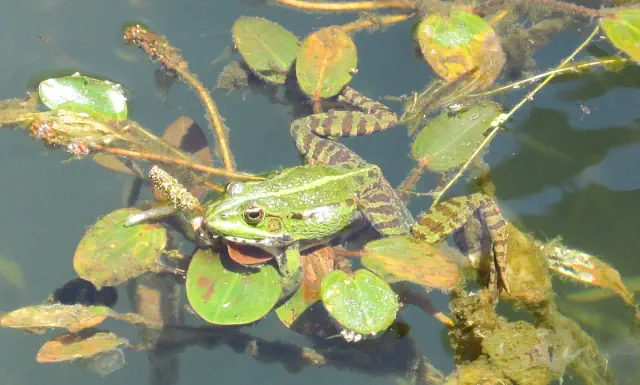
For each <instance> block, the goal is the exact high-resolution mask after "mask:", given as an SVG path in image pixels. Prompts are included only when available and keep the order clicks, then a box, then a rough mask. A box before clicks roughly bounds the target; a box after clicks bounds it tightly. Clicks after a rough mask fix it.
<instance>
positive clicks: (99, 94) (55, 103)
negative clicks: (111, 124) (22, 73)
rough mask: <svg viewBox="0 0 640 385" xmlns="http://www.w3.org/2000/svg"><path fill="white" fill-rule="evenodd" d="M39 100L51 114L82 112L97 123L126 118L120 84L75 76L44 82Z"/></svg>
mask: <svg viewBox="0 0 640 385" xmlns="http://www.w3.org/2000/svg"><path fill="white" fill-rule="evenodd" d="M38 92H39V94H40V99H41V100H42V103H44V105H45V106H47V107H49V108H50V109H52V110H54V111H55V110H68V111H72V112H83V113H86V114H88V115H89V116H91V117H93V118H95V119H98V120H124V119H126V118H127V98H126V97H125V96H124V93H123V90H122V88H121V87H120V85H119V84H114V83H111V82H109V81H107V80H98V79H93V78H90V77H86V76H80V75H79V74H74V75H71V76H64V77H61V78H51V79H47V80H44V81H43V82H41V83H40V86H39V87H38Z"/></svg>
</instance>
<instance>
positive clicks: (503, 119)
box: [431, 25, 600, 207]
mask: <svg viewBox="0 0 640 385" xmlns="http://www.w3.org/2000/svg"><path fill="white" fill-rule="evenodd" d="M599 31H600V26H598V25H596V27H595V28H594V29H593V32H591V34H590V35H589V37H587V39H586V40H585V41H583V42H582V44H580V45H579V46H578V48H576V49H575V51H573V53H571V55H569V56H568V57H567V58H565V59H564V60H563V61H562V63H560V65H559V66H558V67H557V68H556V70H558V69H561V68H564V67H565V66H566V65H567V63H569V62H570V61H571V60H573V59H574V58H575V57H576V55H578V53H580V52H581V51H582V50H583V49H584V48H585V47H586V46H587V45H588V44H589V43H590V42H591V40H593V38H594V37H595V36H596V35H597V34H598V32H599ZM557 74H558V73H557V72H553V73H551V74H550V75H549V76H548V77H547V78H546V79H544V81H542V83H540V84H538V86H537V87H536V88H534V89H533V91H531V92H530V93H529V94H527V96H525V97H524V98H522V100H520V102H519V103H518V104H516V106H515V107H513V108H512V109H511V111H509V112H508V113H507V114H502V115H500V116H498V117H497V118H496V121H494V122H492V125H493V126H494V127H493V129H492V130H491V132H489V134H488V135H487V137H486V138H485V139H484V140H483V141H482V143H480V145H479V146H478V148H477V149H476V150H475V151H474V152H473V154H471V156H470V157H469V159H467V161H466V162H465V163H464V164H463V165H462V167H460V169H459V170H458V172H457V173H456V175H455V176H454V177H453V178H452V179H451V180H450V181H449V182H448V183H447V185H446V186H444V188H442V190H440V191H439V192H438V194H437V195H436V198H435V199H434V201H433V203H432V204H431V207H433V206H435V205H436V204H438V202H440V199H441V198H442V196H443V195H444V194H445V193H446V192H447V190H449V188H451V186H453V184H454V183H456V182H457V181H458V179H460V177H461V176H462V174H463V173H464V172H465V171H466V169H467V168H468V167H469V165H470V164H471V162H473V160H474V159H475V158H476V156H478V154H480V152H481V151H482V150H483V149H484V148H485V147H486V146H487V145H488V144H489V143H490V142H491V140H492V139H493V137H494V136H496V134H497V133H498V131H499V130H500V127H501V126H502V125H503V124H504V123H505V122H506V121H507V120H509V119H510V118H511V117H512V116H513V114H515V113H516V111H518V110H519V109H520V108H521V107H522V106H523V105H524V104H525V103H526V102H527V101H530V100H531V101H532V100H533V97H534V96H535V95H536V94H537V93H538V92H539V91H540V90H541V89H542V88H543V87H544V86H546V85H547V84H548V83H549V82H550V81H551V80H552V79H553V78H554V77H556V75H557Z"/></svg>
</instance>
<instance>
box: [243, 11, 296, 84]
mask: <svg viewBox="0 0 640 385" xmlns="http://www.w3.org/2000/svg"><path fill="white" fill-rule="evenodd" d="M232 32H233V42H234V44H235V45H236V47H237V48H238V51H240V54H241V55H242V58H243V59H244V61H245V63H247V65H248V66H249V68H251V71H253V73H255V74H256V75H258V76H259V77H260V78H262V79H263V80H265V81H267V82H270V83H273V84H284V82H285V80H286V79H287V74H288V73H289V70H290V69H291V65H293V61H294V60H295V59H296V55H297V54H298V50H299V46H298V38H296V37H295V35H294V34H292V33H291V32H289V31H287V30H286V29H284V28H283V27H282V26H280V25H279V24H277V23H274V22H272V21H269V20H267V19H263V18H260V17H244V16H243V17H241V18H239V19H238V20H236V22H235V23H234V24H233V28H232Z"/></svg>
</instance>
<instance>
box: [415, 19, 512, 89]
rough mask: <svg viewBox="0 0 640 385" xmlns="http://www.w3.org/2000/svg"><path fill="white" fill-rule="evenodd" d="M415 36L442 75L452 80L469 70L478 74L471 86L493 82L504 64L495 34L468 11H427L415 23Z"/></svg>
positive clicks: (425, 55)
mask: <svg viewBox="0 0 640 385" xmlns="http://www.w3.org/2000/svg"><path fill="white" fill-rule="evenodd" d="M415 38H416V40H417V41H418V45H419V46H420V49H421V51H422V54H423V55H424V57H425V59H426V60H427V62H429V65H431V67H432V68H433V70H434V71H435V72H436V73H437V74H438V75H439V76H440V77H441V78H443V79H445V80H447V81H454V80H456V79H457V78H459V77H460V76H462V75H464V74H466V73H469V72H471V71H473V72H474V73H475V74H477V75H476V76H474V77H473V81H474V82H475V85H474V89H484V88H486V87H488V86H490V85H491V84H493V82H494V81H495V80H496V79H497V77H498V76H499V75H500V73H501V71H502V67H503V66H504V63H505V55H504V51H503V50H502V47H501V45H500V39H499V37H498V35H497V34H496V33H495V31H494V30H493V28H491V25H490V24H489V23H487V22H486V21H485V20H484V19H482V18H481V17H480V16H478V15H475V14H473V13H470V12H466V11H462V10H455V11H453V12H451V14H450V15H449V16H441V15H439V14H436V13H432V14H429V15H428V16H427V17H425V18H424V19H423V20H422V21H421V22H420V23H419V24H418V26H417V28H416V32H415Z"/></svg>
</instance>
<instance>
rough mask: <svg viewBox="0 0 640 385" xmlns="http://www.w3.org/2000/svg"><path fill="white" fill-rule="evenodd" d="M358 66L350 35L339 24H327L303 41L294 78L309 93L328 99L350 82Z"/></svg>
mask: <svg viewBox="0 0 640 385" xmlns="http://www.w3.org/2000/svg"><path fill="white" fill-rule="evenodd" d="M357 66H358V52H357V50H356V45H355V43H354V42H353V40H351V37H350V36H349V35H348V34H347V33H346V32H344V31H343V30H342V29H341V28H339V27H326V28H322V29H321V30H319V31H316V32H314V33H313V34H311V35H309V36H308V37H307V38H306V39H305V40H304V42H303V43H302V47H301V48H300V53H299V54H298V60H297V61H296V77H297V79H298V84H300V88H301V89H302V91H304V93H305V94H307V95H308V96H312V97H314V98H329V97H332V96H335V95H337V94H339V93H340V91H342V88H344V86H345V85H347V84H348V83H349V82H350V81H351V79H352V78H353V75H354V73H355V72H356V68H357Z"/></svg>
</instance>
